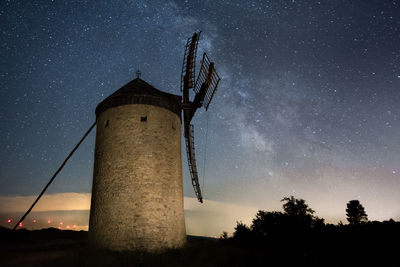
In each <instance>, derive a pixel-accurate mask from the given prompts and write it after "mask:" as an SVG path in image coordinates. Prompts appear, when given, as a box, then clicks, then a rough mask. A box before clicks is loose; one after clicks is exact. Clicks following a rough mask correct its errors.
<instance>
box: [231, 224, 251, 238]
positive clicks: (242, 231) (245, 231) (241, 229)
mask: <svg viewBox="0 0 400 267" xmlns="http://www.w3.org/2000/svg"><path fill="white" fill-rule="evenodd" d="M233 238H234V239H237V240H240V241H246V240H249V239H251V230H250V228H249V227H248V226H247V225H246V224H244V223H242V222H236V227H235V232H234V233H233Z"/></svg>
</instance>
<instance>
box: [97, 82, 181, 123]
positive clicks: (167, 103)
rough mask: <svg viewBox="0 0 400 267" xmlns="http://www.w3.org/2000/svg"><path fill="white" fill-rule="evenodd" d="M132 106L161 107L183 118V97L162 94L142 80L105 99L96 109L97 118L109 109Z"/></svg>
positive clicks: (123, 87)
mask: <svg viewBox="0 0 400 267" xmlns="http://www.w3.org/2000/svg"><path fill="white" fill-rule="evenodd" d="M131 104H145V105H153V106H159V107H163V108H166V109H168V110H170V111H172V112H174V113H176V114H177V115H178V116H179V117H180V116H181V105H180V104H181V96H178V95H173V94H169V93H165V92H162V91H160V90H158V89H156V88H154V87H153V86H152V85H150V84H148V83H147V82H145V81H143V80H142V79H140V78H136V79H134V80H133V81H131V82H129V83H127V84H125V85H124V86H122V87H121V88H120V89H118V90H117V91H115V92H114V93H113V94H111V95H110V96H109V97H107V98H106V99H104V100H103V101H102V102H101V103H100V104H99V105H98V106H97V108H96V116H97V117H98V116H99V115H100V114H101V113H102V112H104V111H105V110H107V109H109V108H113V107H117V106H121V105H131Z"/></svg>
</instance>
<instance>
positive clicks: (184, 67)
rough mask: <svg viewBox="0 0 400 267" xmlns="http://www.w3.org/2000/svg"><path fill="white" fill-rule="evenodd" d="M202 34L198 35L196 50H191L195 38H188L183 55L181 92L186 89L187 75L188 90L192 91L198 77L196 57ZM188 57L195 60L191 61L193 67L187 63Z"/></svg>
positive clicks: (195, 44) (195, 43)
mask: <svg viewBox="0 0 400 267" xmlns="http://www.w3.org/2000/svg"><path fill="white" fill-rule="evenodd" d="M200 34H201V31H200V32H198V33H197V40H196V41H195V42H194V43H193V45H194V46H195V47H194V49H190V48H191V45H192V41H193V36H192V37H190V38H188V39H187V41H186V45H185V53H184V55H183V63H182V74H181V92H182V91H183V89H184V83H185V76H186V75H189V78H188V89H191V88H193V86H194V79H195V75H196V69H195V66H196V55H197V47H198V45H199V40H200ZM190 51H192V52H190ZM188 57H189V58H192V59H193V60H191V66H188V63H187V61H188ZM188 70H190V71H188Z"/></svg>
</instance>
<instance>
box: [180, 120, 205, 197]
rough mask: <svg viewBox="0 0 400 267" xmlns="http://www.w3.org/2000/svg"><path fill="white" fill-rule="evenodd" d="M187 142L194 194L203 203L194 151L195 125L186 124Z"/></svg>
mask: <svg viewBox="0 0 400 267" xmlns="http://www.w3.org/2000/svg"><path fill="white" fill-rule="evenodd" d="M184 127H185V141H186V153H187V160H188V164H189V172H190V176H191V178H192V185H193V189H194V193H195V194H196V197H197V199H198V200H199V201H200V202H201V203H203V197H202V196H201V190H200V185H199V175H198V172H197V165H196V157H195V151H194V130H193V125H191V124H189V123H185V126H184Z"/></svg>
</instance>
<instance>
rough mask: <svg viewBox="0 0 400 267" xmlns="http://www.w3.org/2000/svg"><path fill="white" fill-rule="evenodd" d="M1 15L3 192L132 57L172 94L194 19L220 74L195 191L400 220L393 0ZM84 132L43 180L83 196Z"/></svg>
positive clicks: (22, 182)
mask: <svg viewBox="0 0 400 267" xmlns="http://www.w3.org/2000/svg"><path fill="white" fill-rule="evenodd" d="M0 26H1V27H0V29H1V31H0V101H1V103H0V119H1V126H0V147H1V149H0V196H2V197H7V198H10V197H14V196H32V195H37V194H38V193H39V192H40V190H41V189H42V188H43V187H44V185H45V184H46V183H47V181H48V180H49V178H50V177H51V175H52V174H53V172H54V171H55V170H56V169H57V168H58V166H59V165H60V164H61V162H62V161H63V160H64V158H65V157H66V156H67V154H68V153H69V152H70V150H72V148H73V146H74V145H75V144H76V143H77V142H78V140H79V139H80V137H81V136H82V135H83V134H84V132H85V131H86V130H87V129H88V128H89V127H90V125H91V124H92V123H93V122H94V121H95V114H94V110H95V108H96V106H97V104H98V103H99V102H100V101H102V100H103V99H104V98H105V97H107V96H108V95H110V94H111V93H113V92H114V91H116V90H117V89H119V88H120V87H121V86H123V85H124V84H126V83H128V82H129V81H131V80H132V79H134V78H136V74H135V72H136V70H137V69H140V71H141V72H142V76H141V78H142V79H143V80H145V81H147V82H148V83H150V84H152V85H153V86H154V87H156V88H158V89H160V90H162V91H166V92H169V93H174V94H180V87H179V86H180V72H181V67H182V58H183V52H184V50H183V49H184V45H185V42H186V40H187V38H188V37H191V35H192V34H193V32H194V31H199V30H201V31H202V36H201V40H200V44H199V51H198V55H199V56H198V59H200V58H201V54H202V53H203V52H204V51H206V52H207V54H208V55H209V57H210V58H211V59H212V60H213V61H214V62H215V66H216V69H217V71H218V73H219V74H220V76H221V77H222V81H221V82H220V86H219V88H218V91H217V93H216V96H215V98H214V99H213V101H212V103H211V105H210V108H209V111H208V112H205V111H204V110H203V109H202V110H201V111H199V112H197V113H196V115H195V119H194V121H193V123H194V126H195V143H196V156H197V162H198V169H199V172H200V184H201V185H202V186H203V185H204V187H203V188H202V189H203V196H204V198H205V202H207V200H212V201H216V202H218V203H219V202H222V203H227V204H232V205H239V206H245V207H254V208H258V209H265V210H270V211H272V210H279V209H280V208H281V204H282V203H281V202H280V199H282V198H283V197H285V196H290V195H293V196H295V197H297V198H304V199H305V200H306V203H308V204H309V205H310V207H311V208H313V209H314V210H315V211H316V215H318V216H319V217H323V218H325V219H326V220H327V221H328V222H333V223H337V222H338V221H339V220H343V221H344V222H345V208H346V203H347V202H348V201H349V200H351V199H358V200H360V202H361V204H363V206H364V207H365V210H366V212H367V214H368V215H369V219H371V220H387V219H390V218H393V219H395V220H399V219H400V205H399V203H400V193H399V192H400V142H399V139H400V105H399V103H400V1H397V0H393V1H389V0H369V1H365V0H359V1H345V0H326V1H305V0H304V1H297V0H296V1H295V0H292V1H239V0H237V1H208V0H206V1H76V2H75V1H1V2H0ZM197 69H199V65H198V66H197ZM192 96H193V95H192ZM94 139H95V134H94V131H93V132H92V133H91V134H90V135H89V137H88V138H87V139H86V140H85V142H84V144H83V145H82V146H81V147H80V148H79V150H78V151H77V152H76V154H75V155H74V156H73V158H72V159H71V160H70V162H68V164H67V166H66V167H65V168H64V170H63V171H62V173H61V174H60V175H59V177H57V179H56V181H55V182H54V184H52V186H51V187H50V188H49V191H48V192H49V193H51V194H55V193H66V192H75V193H90V191H91V183H92V170H93V153H94ZM182 148H183V149H184V146H182ZM183 152H184V151H183ZM182 160H183V166H184V170H183V180H184V194H185V196H186V197H189V198H192V197H194V192H193V188H192V186H191V182H190V176H189V173H188V170H187V166H186V164H187V163H186V156H185V155H183V157H182ZM204 163H205V164H204ZM204 170H205V172H204ZM204 174H205V175H204ZM193 205H195V204H193ZM196 205H197V204H196ZM199 205H200V204H199ZM26 208H28V207H26ZM210 216H211V215H210ZM206 219H207V220H208V221H210V220H211V221H212V217H211V218H206ZM233 223H235V222H233Z"/></svg>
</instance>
